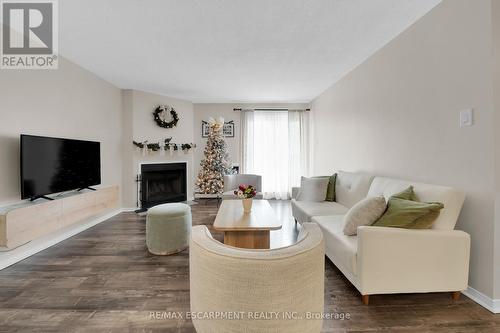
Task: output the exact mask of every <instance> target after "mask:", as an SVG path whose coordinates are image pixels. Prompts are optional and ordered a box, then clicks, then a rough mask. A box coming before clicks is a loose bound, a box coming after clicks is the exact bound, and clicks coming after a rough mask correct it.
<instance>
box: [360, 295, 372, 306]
mask: <svg viewBox="0 0 500 333" xmlns="http://www.w3.org/2000/svg"><path fill="white" fill-rule="evenodd" d="M361 299H362V300H363V304H364V305H368V304H369V303H370V295H361Z"/></svg>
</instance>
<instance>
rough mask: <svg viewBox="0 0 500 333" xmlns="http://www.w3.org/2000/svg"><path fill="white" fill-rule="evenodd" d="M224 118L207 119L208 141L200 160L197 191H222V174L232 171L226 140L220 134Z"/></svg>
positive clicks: (208, 192) (212, 192) (210, 192)
mask: <svg viewBox="0 0 500 333" xmlns="http://www.w3.org/2000/svg"><path fill="white" fill-rule="evenodd" d="M223 126H224V119H223V118H219V120H217V121H216V120H215V119H213V118H210V119H209V120H208V128H209V132H208V141H207V146H206V147H205V152H204V153H205V158H204V159H203V160H202V161H201V163H200V166H201V169H200V173H199V174H198V180H197V181H196V187H197V189H198V192H199V193H203V194H216V193H222V191H223V188H224V175H226V174H230V173H232V171H231V165H230V163H229V159H228V154H227V146H226V141H225V140H224V137H223V135H222V128H223Z"/></svg>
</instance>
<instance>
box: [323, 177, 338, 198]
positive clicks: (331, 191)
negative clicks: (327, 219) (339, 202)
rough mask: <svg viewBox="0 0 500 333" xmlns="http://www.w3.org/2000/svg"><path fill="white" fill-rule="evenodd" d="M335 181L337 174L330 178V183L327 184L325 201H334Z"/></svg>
mask: <svg viewBox="0 0 500 333" xmlns="http://www.w3.org/2000/svg"><path fill="white" fill-rule="evenodd" d="M336 181H337V174H336V173H335V174H333V175H331V176H330V181H329V182H328V189H327V190H326V199H325V200H326V201H335V182H336Z"/></svg>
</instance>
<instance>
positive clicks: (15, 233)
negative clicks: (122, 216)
mask: <svg viewBox="0 0 500 333" xmlns="http://www.w3.org/2000/svg"><path fill="white" fill-rule="evenodd" d="M54 199H55V200H52V201H43V199H40V200H39V201H37V202H27V201H25V202H22V203H20V204H15V205H11V206H6V207H0V247H2V248H3V249H4V250H5V249H7V250H9V249H13V248H15V247H18V246H20V245H23V244H25V243H28V242H29V241H32V240H34V239H36V238H38V237H41V236H44V235H47V234H49V233H51V232H54V231H57V230H59V229H62V228H64V227H67V226H69V225H72V224H76V223H81V222H85V220H86V219H89V218H91V217H94V216H97V215H100V214H102V213H106V212H109V211H111V210H112V209H116V208H117V207H118V202H119V187H118V186H106V187H101V188H99V189H97V191H89V192H85V193H82V192H80V193H78V192H71V193H67V194H64V195H62V196H60V197H54Z"/></svg>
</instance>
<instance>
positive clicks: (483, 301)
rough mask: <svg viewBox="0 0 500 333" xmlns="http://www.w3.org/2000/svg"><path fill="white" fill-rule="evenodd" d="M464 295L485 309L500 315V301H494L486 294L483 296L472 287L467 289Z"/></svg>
mask: <svg viewBox="0 0 500 333" xmlns="http://www.w3.org/2000/svg"><path fill="white" fill-rule="evenodd" d="M463 294H464V295H465V296H467V297H469V298H470V299H471V300H473V301H474V302H476V303H477V304H479V305H481V306H482V307H484V308H485V309H486V310H488V311H490V312H493V313H500V299H493V298H490V297H488V296H486V295H485V294H483V293H482V292H480V291H477V290H476V289H474V288H472V287H470V286H469V287H467V290H464V291H463Z"/></svg>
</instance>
